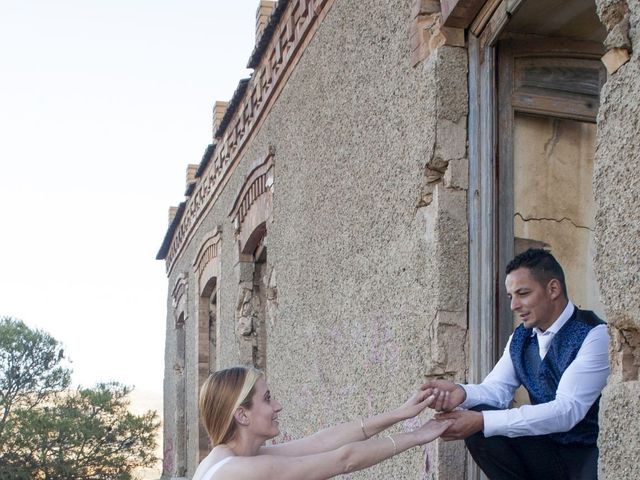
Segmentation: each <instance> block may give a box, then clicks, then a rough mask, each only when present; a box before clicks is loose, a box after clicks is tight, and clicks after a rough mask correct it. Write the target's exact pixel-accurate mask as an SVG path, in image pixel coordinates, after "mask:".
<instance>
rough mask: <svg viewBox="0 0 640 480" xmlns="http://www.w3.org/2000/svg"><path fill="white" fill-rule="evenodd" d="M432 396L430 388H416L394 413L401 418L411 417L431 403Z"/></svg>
mask: <svg viewBox="0 0 640 480" xmlns="http://www.w3.org/2000/svg"><path fill="white" fill-rule="evenodd" d="M433 400H434V396H433V394H432V392H431V390H418V391H417V392H414V393H413V394H412V395H411V396H410V397H409V399H408V400H407V401H406V402H404V403H403V404H402V405H401V406H400V407H398V408H397V409H396V413H397V414H398V415H399V416H400V418H401V419H402V420H406V419H407V418H413V417H415V416H416V415H418V414H419V413H421V412H422V411H423V410H424V409H425V408H427V407H428V406H430V405H431V402H432V401H433Z"/></svg>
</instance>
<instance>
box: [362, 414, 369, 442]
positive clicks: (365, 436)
mask: <svg viewBox="0 0 640 480" xmlns="http://www.w3.org/2000/svg"><path fill="white" fill-rule="evenodd" d="M360 430H362V434H363V435H364V439H365V440H366V439H368V438H369V435H367V432H365V431H364V418H360Z"/></svg>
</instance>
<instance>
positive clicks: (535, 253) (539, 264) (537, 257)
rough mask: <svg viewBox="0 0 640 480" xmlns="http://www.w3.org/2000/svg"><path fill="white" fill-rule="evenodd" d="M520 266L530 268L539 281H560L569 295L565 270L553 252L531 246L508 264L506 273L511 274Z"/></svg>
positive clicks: (546, 282)
mask: <svg viewBox="0 0 640 480" xmlns="http://www.w3.org/2000/svg"><path fill="white" fill-rule="evenodd" d="M518 268H528V269H529V271H530V272H531V275H533V278H535V279H536V280H537V281H538V283H540V284H541V285H547V284H548V283H549V282H550V281H551V280H552V279H554V278H555V279H556V280H558V281H559V282H560V286H561V287H562V293H563V294H564V296H565V297H567V285H566V283H565V281H564V272H563V271H562V267H561V266H560V264H559V263H558V261H557V260H556V259H555V257H554V256H553V255H551V253H549V252H548V251H547V250H544V249H543V248H530V249H529V250H526V251H524V252H522V253H520V254H518V255H516V256H515V257H514V259H513V260H511V261H510V262H509V263H508V264H507V269H506V274H507V275H509V274H510V273H511V272H513V271H514V270H517V269H518Z"/></svg>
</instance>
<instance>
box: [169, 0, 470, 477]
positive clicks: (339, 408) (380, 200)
mask: <svg viewBox="0 0 640 480" xmlns="http://www.w3.org/2000/svg"><path fill="white" fill-rule="evenodd" d="M413 3H414V2H412V1H409V0H404V1H401V2H391V3H389V2H360V1H356V0H336V1H335V3H333V5H332V7H331V10H330V11H329V12H328V14H327V16H326V18H324V20H323V21H322V24H321V25H320V27H319V29H318V31H317V33H316V34H315V36H314V37H313V40H312V41H311V43H310V44H309V45H308V46H307V48H306V50H305V52H304V55H303V57H302V58H301V60H300V62H299V63H298V65H297V66H296V68H295V71H294V72H293V74H292V75H291V77H290V78H289V79H288V81H287V83H286V86H285V87H284V89H283V90H282V92H281V94H280V97H279V98H278V101H277V102H276V104H275V105H274V107H273V108H272V110H271V111H270V112H269V114H268V117H267V118H266V120H265V121H264V123H263V124H262V126H261V127H260V129H259V131H258V133H257V134H256V136H255V137H254V139H253V140H252V141H251V143H250V144H249V145H248V147H247V148H246V149H245V150H244V153H243V155H242V158H241V160H240V162H239V164H238V165H237V167H236V169H235V172H234V174H233V175H232V176H231V178H230V180H229V182H228V184H227V185H226V187H225V189H224V190H223V191H222V194H221V195H220V196H219V197H218V199H217V200H216V201H215V203H214V204H213V205H212V206H211V207H210V209H209V210H208V212H207V214H206V217H205V218H204V219H203V221H202V223H201V224H200V225H199V226H198V229H197V232H196V234H195V236H194V237H193V238H192V239H191V240H190V241H189V244H188V245H187V246H186V248H185V249H184V250H183V251H182V253H181V254H180V257H179V258H178V259H177V261H176V263H175V265H174V266H173V269H172V271H171V274H170V277H169V288H170V290H171V289H172V288H173V285H174V284H175V283H176V281H177V279H178V277H179V276H180V275H183V274H184V275H186V276H187V277H188V281H189V284H190V286H191V285H194V282H196V279H195V277H194V272H193V266H192V262H193V260H194V258H195V256H196V255H197V250H198V245H200V244H201V243H202V242H203V240H205V236H206V232H208V231H211V230H212V229H214V228H216V226H220V227H221V241H220V250H219V256H220V265H221V273H220V279H219V290H218V302H219V318H218V322H219V337H218V341H219V343H220V349H219V355H218V357H219V358H218V359H217V361H216V363H217V366H218V367H226V366H229V365H232V364H235V363H237V362H238V361H240V360H242V359H243V358H244V355H245V349H246V344H245V343H243V342H244V340H243V339H242V338H239V337H238V336H237V335H236V325H235V317H236V307H237V306H238V291H239V287H240V281H241V278H240V276H239V269H238V268H236V267H237V264H238V246H237V242H236V238H235V235H234V228H233V225H232V224H231V222H230V220H229V213H230V211H231V209H232V206H233V202H234V199H235V195H236V193H237V192H238V191H239V189H240V188H241V187H242V182H243V179H244V177H245V176H246V175H248V174H249V172H250V169H251V165H252V164H254V162H255V161H256V160H258V159H260V158H262V157H264V156H265V155H266V154H267V152H268V151H269V150H270V149H275V155H274V184H273V187H272V188H273V190H272V191H273V216H272V220H271V221H269V222H267V225H266V227H267V261H266V262H267V266H266V267H265V269H264V271H265V272H268V275H267V276H268V277H269V279H268V280H267V281H266V283H268V284H269V290H268V291H267V300H266V301H267V303H268V309H269V321H267V322H266V330H267V332H266V335H267V372H268V377H269V378H268V380H269V382H270V384H271V388H272V391H273V392H274V393H275V395H276V397H277V398H278V399H279V400H280V401H281V402H282V403H283V405H284V410H283V412H282V414H281V428H282V430H283V433H284V438H295V437H299V436H302V435H305V434H308V433H311V432H313V431H315V430H317V429H318V428H320V427H322V426H326V425H331V424H335V423H337V422H342V421H345V420H351V419H356V418H359V417H361V416H366V415H369V414H374V413H377V412H380V411H383V410H385V409H388V408H391V407H394V406H397V405H399V404H400V403H401V402H403V401H404V400H405V398H406V396H407V395H408V394H409V392H410V391H411V390H412V389H413V388H415V387H416V386H417V385H418V384H420V383H421V382H422V381H423V380H424V378H425V376H445V377H448V378H452V379H457V380H464V378H465V375H466V370H465V368H466V364H467V360H466V353H465V352H466V347H465V346H466V342H467V338H466V328H467V318H466V315H467V313H466V312H467V283H468V272H467V268H468V267H467V263H468V262H467V221H466V179H467V155H466V138H467V132H466V116H467V104H468V100H467V75H466V69H467V66H466V65H467V57H466V51H465V50H464V49H461V48H457V47H447V46H440V47H439V48H437V49H435V50H433V51H432V52H431V54H430V56H428V58H426V59H425V60H424V61H423V62H420V63H418V64H417V65H415V66H413V65H412V61H411V43H410V40H409V37H410V32H409V30H410V25H411V20H412V6H413ZM274 270H275V271H277V284H276V278H275V273H273V272H274ZM196 291H197V289H196V288H189V290H188V298H187V301H186V304H187V306H188V307H187V309H188V320H187V321H186V324H185V328H186V338H187V346H186V351H187V354H186V355H187V359H186V369H187V376H186V391H187V395H186V402H187V422H188V425H189V426H190V431H191V430H193V425H195V424H196V422H197V418H196V412H197V404H196V401H197V394H196V392H197V384H196V383H197V380H196V378H197V375H196V374H195V373H194V372H193V371H192V372H191V373H189V372H188V370H189V368H191V369H193V368H195V367H194V366H195V365H197V362H198V359H197V358H196V357H197V353H196V351H197V345H196V340H195V339H196V338H197V332H196V324H195V321H196V317H197V311H196V309H197V304H198V298H197V292H196ZM276 291H277V301H276V299H275V296H274V292H276ZM270 292H271V293H270ZM269 295H271V298H270V300H269ZM269 302H270V303H269ZM169 317H171V314H170V315H169ZM172 322H173V320H172V318H170V319H169V321H168V329H167V338H168V339H169V341H168V347H167V356H168V358H169V359H171V358H173V357H175V355H176V351H175V346H172V345H171V340H170V339H171V338H173V336H175V332H174V328H173V323H172ZM171 368H172V361H171V360H167V372H168V377H167V382H166V387H165V394H166V398H168V399H169V400H168V401H167V402H166V406H165V412H167V415H166V417H165V422H171V421H173V417H172V415H171V413H170V412H171V411H172V406H173V405H172V403H171V402H172V401H171V399H172V398H175V388H176V385H177V383H176V382H175V379H173V378H172V377H171V374H170V373H169V372H171V371H172V370H171ZM414 426H415V424H414V423H412V422H409V423H407V424H405V425H401V426H399V428H413V427H414ZM165 428H166V433H165V435H168V436H171V434H172V431H171V430H172V429H171V428H170V427H165ZM193 432H197V430H193ZM197 437H198V435H197V434H196V433H192V434H190V436H189V443H188V451H189V452H191V453H190V456H189V458H188V462H187V463H188V468H187V472H186V473H187V476H191V475H192V474H193V471H194V469H195V466H196V465H197V458H196V455H195V454H194V453H193V452H197V450H198V445H197ZM280 440H281V439H280ZM461 448H462V447H461V444H459V442H458V443H451V444H444V443H437V444H431V445H429V446H428V448H427V451H425V450H419V449H415V450H413V451H411V452H409V453H405V454H403V455H401V456H399V457H398V458H396V459H394V460H392V461H388V462H385V463H383V464H382V465H380V466H378V467H375V468H372V469H370V470H367V471H365V472H361V473H357V474H354V475H353V476H352V477H351V478H376V479H377V478H416V477H419V476H421V475H422V477H423V478H463V476H464V473H463V470H464V455H463V452H462V450H461ZM427 452H428V454H429V461H428V464H429V469H428V472H427V471H426V470H425V454H426V453H427ZM419 472H422V474H420V473H419Z"/></svg>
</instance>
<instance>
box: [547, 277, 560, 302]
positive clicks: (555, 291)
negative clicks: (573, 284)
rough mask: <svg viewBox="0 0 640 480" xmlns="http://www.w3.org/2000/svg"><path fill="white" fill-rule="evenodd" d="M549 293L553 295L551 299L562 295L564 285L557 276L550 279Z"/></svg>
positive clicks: (550, 295)
mask: <svg viewBox="0 0 640 480" xmlns="http://www.w3.org/2000/svg"><path fill="white" fill-rule="evenodd" d="M547 293H548V294H549V297H551V300H556V299H557V298H559V297H561V296H562V295H563V293H562V285H560V280H558V279H557V278H552V279H551V280H549V283H547Z"/></svg>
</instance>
